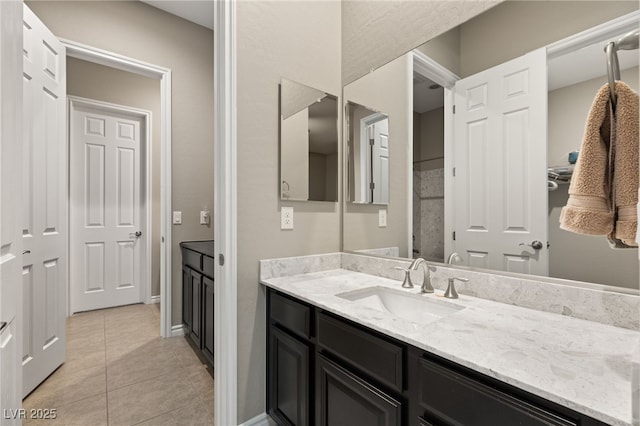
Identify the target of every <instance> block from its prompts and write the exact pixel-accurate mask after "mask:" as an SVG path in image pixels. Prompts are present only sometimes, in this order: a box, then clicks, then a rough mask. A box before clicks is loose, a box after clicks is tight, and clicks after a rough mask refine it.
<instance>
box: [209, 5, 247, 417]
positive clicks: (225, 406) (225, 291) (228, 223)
mask: <svg viewBox="0 0 640 426" xmlns="http://www.w3.org/2000/svg"><path fill="white" fill-rule="evenodd" d="M214 27H215V29H216V30H215V31H214V32H213V44H214V51H213V66H214V93H215V101H214V102H215V104H214V115H215V118H214V120H215V124H216V125H215V136H214V150H215V163H214V164H215V176H216V178H215V187H214V188H215V189H214V218H215V230H216V235H215V239H214V253H215V255H216V257H218V262H217V264H216V267H215V268H214V278H215V280H214V291H215V295H216V297H215V298H214V308H213V309H214V322H215V324H224V327H220V326H216V327H215V331H214V351H215V354H216V356H215V358H214V370H215V372H216V373H215V375H216V379H215V380H214V395H216V398H215V407H214V410H213V412H214V416H215V418H214V423H215V424H217V425H237V424H238V383H237V381H238V359H237V353H238V314H237V312H238V290H237V285H236V284H237V282H238V262H237V259H238V258H237V251H238V250H237V245H238V242H237V235H238V232H237V227H238V224H237V221H238V219H237V218H238V216H237V194H238V191H237V166H238V164H237V149H236V147H237V120H236V106H237V102H236V100H237V95H236V81H237V69H236V2H235V1H228V0H227V1H216V2H215V7H214ZM255 285H258V283H255Z"/></svg>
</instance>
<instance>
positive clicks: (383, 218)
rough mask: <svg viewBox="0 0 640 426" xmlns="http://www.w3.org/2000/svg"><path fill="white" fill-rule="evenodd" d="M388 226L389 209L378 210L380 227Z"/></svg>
mask: <svg viewBox="0 0 640 426" xmlns="http://www.w3.org/2000/svg"><path fill="white" fill-rule="evenodd" d="M386 226H387V209H380V210H378V227H379V228H385V227H386Z"/></svg>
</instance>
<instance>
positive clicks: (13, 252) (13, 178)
mask: <svg viewBox="0 0 640 426" xmlns="http://www.w3.org/2000/svg"><path fill="white" fill-rule="evenodd" d="M21 22H22V2H9V1H0V425H2V426H4V425H19V424H20V412H19V411H18V410H19V409H20V408H21V405H22V368H21V362H20V359H21V358H22V357H21V348H20V347H21V334H22V333H20V330H21V328H22V324H21V318H22V286H21V284H22V281H21V274H20V271H21V270H22V264H21V259H22V238H21V223H20V222H21V219H20V218H21V216H22V212H21V203H20V197H21V190H22V186H21V183H22V174H21V167H22V141H21V140H20V135H21V120H22V86H21V80H22V59H21V51H22V27H21V25H20V23H21Z"/></svg>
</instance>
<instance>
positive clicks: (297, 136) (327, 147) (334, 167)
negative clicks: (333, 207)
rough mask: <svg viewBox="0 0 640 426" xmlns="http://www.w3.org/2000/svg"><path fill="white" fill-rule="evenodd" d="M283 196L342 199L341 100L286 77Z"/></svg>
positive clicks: (282, 125) (283, 88) (282, 126)
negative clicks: (339, 120) (340, 180)
mask: <svg viewBox="0 0 640 426" xmlns="http://www.w3.org/2000/svg"><path fill="white" fill-rule="evenodd" d="M280 199H281V200H294V201H338V99H337V98H336V97H335V96H333V95H330V94H328V93H325V92H323V91H321V90H318V89H314V88H312V87H309V86H305V85H303V84H300V83H297V82H295V81H291V80H287V79H284V78H283V79H282V81H281V84H280Z"/></svg>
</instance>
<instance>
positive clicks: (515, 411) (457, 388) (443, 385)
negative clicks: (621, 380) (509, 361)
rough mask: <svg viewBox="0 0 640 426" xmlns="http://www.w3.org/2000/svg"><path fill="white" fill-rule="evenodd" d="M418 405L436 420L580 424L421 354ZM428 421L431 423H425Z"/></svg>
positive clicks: (529, 425) (524, 425) (531, 425)
mask: <svg viewBox="0 0 640 426" xmlns="http://www.w3.org/2000/svg"><path fill="white" fill-rule="evenodd" d="M418 406H419V408H420V411H421V415H422V414H424V419H422V421H423V422H424V421H425V420H426V419H430V420H432V423H434V424H441V423H444V424H454V425H470V424H473V425H487V426H489V425H497V424H504V425H519V426H534V425H535V426H540V425H547V426H577V425H578V422H577V420H571V419H567V418H564V417H560V416H559V415H558V414H556V413H553V412H550V411H547V410H545V409H544V408H542V407H539V406H536V405H533V404H531V403H529V402H527V401H524V400H522V399H519V398H516V397H514V396H512V395H510V394H507V393H505V392H503V391H501V390H498V389H495V388H493V387H490V386H488V385H486V384H484V383H481V382H479V381H477V380H475V379H472V378H470V377H467V376H464V375H462V374H461V373H458V372H456V371H454V370H451V369H449V368H447V367H445V366H443V365H440V364H438V363H436V362H433V361H431V360H428V359H424V358H418ZM425 424H429V423H425Z"/></svg>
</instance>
